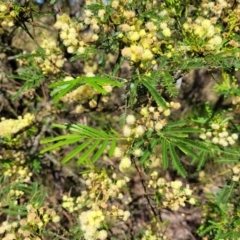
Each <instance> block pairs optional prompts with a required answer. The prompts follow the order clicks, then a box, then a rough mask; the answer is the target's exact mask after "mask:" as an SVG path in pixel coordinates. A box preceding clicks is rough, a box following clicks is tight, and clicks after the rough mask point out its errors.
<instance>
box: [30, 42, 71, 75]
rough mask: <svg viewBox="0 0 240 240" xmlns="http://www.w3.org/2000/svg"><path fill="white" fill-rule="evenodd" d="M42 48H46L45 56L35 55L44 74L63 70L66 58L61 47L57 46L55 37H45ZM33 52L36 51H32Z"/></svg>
mask: <svg viewBox="0 0 240 240" xmlns="http://www.w3.org/2000/svg"><path fill="white" fill-rule="evenodd" d="M40 45H41V47H42V49H44V50H45V54H44V56H43V57H35V61H36V62H37V63H38V64H39V67H40V68H41V70H42V72H43V73H44V74H56V73H59V72H60V71H61V68H62V67H63V64H64V62H65V61H66V59H64V57H63V53H62V51H61V49H60V48H59V47H58V46H57V43H56V41H55V40H54V39H50V38H46V39H43V41H42V43H41V44H40ZM32 53H33V54H34V53H35V51H33V52H32Z"/></svg>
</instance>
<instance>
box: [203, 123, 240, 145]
mask: <svg viewBox="0 0 240 240" xmlns="http://www.w3.org/2000/svg"><path fill="white" fill-rule="evenodd" d="M203 131H204V133H201V134H200V135H199V137H200V138H201V139H203V140H205V139H210V140H211V141H212V142H213V143H214V144H218V145H220V146H223V147H227V146H229V145H233V144H235V142H236V140H237V139H238V135H237V133H232V134H230V133H229V132H228V131H227V130H226V127H225V126H221V125H220V124H218V123H212V124H211V129H210V130H206V129H203Z"/></svg>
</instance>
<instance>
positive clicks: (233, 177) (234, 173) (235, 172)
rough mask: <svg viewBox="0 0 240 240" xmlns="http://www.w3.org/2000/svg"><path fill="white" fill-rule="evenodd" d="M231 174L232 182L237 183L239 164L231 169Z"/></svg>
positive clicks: (239, 172) (239, 173) (239, 176)
mask: <svg viewBox="0 0 240 240" xmlns="http://www.w3.org/2000/svg"><path fill="white" fill-rule="evenodd" d="M232 172H233V176H232V180H233V181H234V182H239V179H240V166H239V164H238V165H235V166H234V167H233V168H232Z"/></svg>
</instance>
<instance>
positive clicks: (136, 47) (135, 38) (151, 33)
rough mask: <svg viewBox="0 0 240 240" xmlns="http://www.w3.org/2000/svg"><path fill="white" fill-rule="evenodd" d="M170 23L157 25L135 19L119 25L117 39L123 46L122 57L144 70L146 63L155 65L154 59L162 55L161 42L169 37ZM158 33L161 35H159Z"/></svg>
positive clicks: (163, 22) (152, 22)
mask: <svg viewBox="0 0 240 240" xmlns="http://www.w3.org/2000/svg"><path fill="white" fill-rule="evenodd" d="M171 24H173V22H170V21H162V23H161V24H160V26H159V24H157V22H155V21H154V20H151V21H147V22H144V21H143V20H139V19H137V18H135V16H134V14H133V19H132V20H130V23H129V21H127V23H123V24H120V25H119V26H118V27H119V32H120V33H119V35H118V37H119V39H120V41H122V42H123V43H124V45H125V47H124V48H123V49H122V50H121V53H122V56H124V57H126V58H128V59H130V60H131V61H132V62H133V63H139V62H140V63H141V64H140V67H141V68H145V67H146V63H148V62H150V63H151V64H152V65H155V64H156V61H155V57H156V56H157V55H161V54H163V53H162V52H161V47H160V45H161V40H162V39H164V38H169V37H170V36H171V30H170V28H169V25H171ZM159 32H160V33H161V34H159ZM169 57H170V56H169Z"/></svg>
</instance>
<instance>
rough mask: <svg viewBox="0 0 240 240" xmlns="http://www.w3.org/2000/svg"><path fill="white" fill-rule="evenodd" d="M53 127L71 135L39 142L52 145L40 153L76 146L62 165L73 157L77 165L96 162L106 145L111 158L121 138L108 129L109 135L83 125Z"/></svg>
mask: <svg viewBox="0 0 240 240" xmlns="http://www.w3.org/2000/svg"><path fill="white" fill-rule="evenodd" d="M53 127H57V128H60V129H66V130H68V131H70V132H73V134H67V135H61V136H57V137H53V138H46V139H44V140H42V141H41V143H42V144H45V143H54V144H53V145H50V146H48V147H46V148H44V149H43V150H42V151H41V153H45V152H48V151H51V150H54V149H57V148H60V147H64V146H69V145H70V144H75V145H76V144H77V145H78V146H77V147H75V148H74V149H73V150H72V151H71V152H70V153H69V154H68V155H67V156H65V157H64V158H63V160H62V163H67V162H68V161H70V160H71V159H73V158H74V157H76V156H77V155H79V154H80V157H78V160H77V162H78V164H86V163H87V162H92V163H94V162H96V161H97V160H98V159H99V158H100V157H101V156H102V155H103V154H104V151H105V149H106V148H107V146H108V145H110V149H109V150H108V155H109V156H112V155H113V153H114V150H115V148H116V144H117V140H118V138H120V137H121V136H120V135H119V133H118V132H117V131H115V130H114V129H110V133H107V132H105V131H103V130H98V129H94V128H91V127H89V126H86V125H84V124H65V125H63V124H53Z"/></svg>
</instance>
